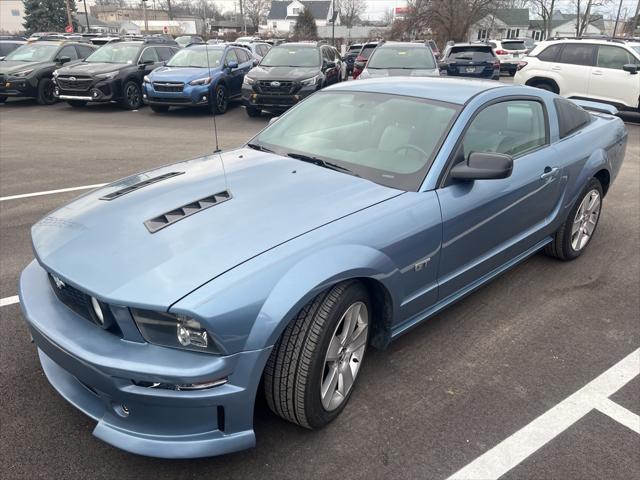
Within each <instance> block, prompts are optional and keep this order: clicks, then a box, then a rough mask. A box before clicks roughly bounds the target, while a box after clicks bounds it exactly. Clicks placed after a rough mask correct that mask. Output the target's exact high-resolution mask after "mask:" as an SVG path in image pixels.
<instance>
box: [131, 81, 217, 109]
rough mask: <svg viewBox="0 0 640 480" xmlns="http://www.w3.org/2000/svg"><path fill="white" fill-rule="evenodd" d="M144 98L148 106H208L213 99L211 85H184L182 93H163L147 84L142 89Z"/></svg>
mask: <svg viewBox="0 0 640 480" xmlns="http://www.w3.org/2000/svg"><path fill="white" fill-rule="evenodd" d="M142 90H143V91H142V98H143V100H144V103H145V104H147V105H168V106H177V107H179V106H185V107H186V106H191V107H201V106H208V105H209V104H210V98H211V85H210V84H209V85H195V86H194V85H189V84H188V83H187V84H185V85H184V87H183V89H182V91H181V92H162V91H158V90H156V89H155V88H154V86H153V84H151V83H145V84H143V87H142Z"/></svg>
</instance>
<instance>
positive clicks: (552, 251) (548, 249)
mask: <svg viewBox="0 0 640 480" xmlns="http://www.w3.org/2000/svg"><path fill="white" fill-rule="evenodd" d="M593 191H596V192H597V193H598V195H599V202H600V204H599V210H598V215H597V217H596V219H595V225H594V226H593V231H592V233H591V235H589V238H588V239H587V243H586V244H584V245H583V246H582V247H580V248H579V249H577V250H576V249H575V248H574V247H573V245H572V237H573V235H572V228H573V225H574V221H575V219H576V213H577V212H578V209H579V208H580V206H581V204H582V202H583V200H585V198H586V197H587V196H588V195H591V192H593ZM602 197H603V191H602V185H601V184H600V182H599V181H598V179H596V178H592V179H591V180H590V181H589V183H588V184H587V186H586V187H585V188H584V190H583V191H582V193H581V194H580V196H579V197H578V199H577V200H576V204H575V205H574V206H573V208H572V209H571V211H570V212H569V215H567V219H566V220H565V221H564V223H563V224H562V226H561V227H560V228H559V229H558V231H557V232H556V233H555V234H554V235H553V241H552V242H551V243H549V244H548V245H546V246H545V247H544V253H545V254H547V255H549V256H551V257H555V258H558V259H560V260H563V261H569V260H574V259H576V258H578V257H579V256H580V255H582V253H583V252H584V251H585V250H586V249H587V247H588V246H589V243H591V240H592V239H593V235H594V234H595V233H596V230H597V227H598V222H599V220H600V215H601V214H602Z"/></svg>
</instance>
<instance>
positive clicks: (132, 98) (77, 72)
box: [54, 38, 179, 110]
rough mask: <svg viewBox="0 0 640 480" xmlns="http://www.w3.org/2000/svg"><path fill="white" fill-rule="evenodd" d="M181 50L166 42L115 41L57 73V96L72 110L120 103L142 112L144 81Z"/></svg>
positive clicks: (149, 39)
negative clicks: (98, 103)
mask: <svg viewBox="0 0 640 480" xmlns="http://www.w3.org/2000/svg"><path fill="white" fill-rule="evenodd" d="M178 50H179V47H178V46H177V44H175V43H174V44H170V43H168V42H166V41H164V39H162V40H157V39H156V38H148V39H145V40H137V41H116V42H110V43H108V44H106V45H104V46H103V47H100V48H99V49H98V50H96V51H95V52H94V53H93V54H92V55H90V56H89V57H87V58H86V59H85V60H84V61H83V62H80V63H77V64H75V65H70V66H69V67H64V68H61V69H59V70H57V71H56V72H55V74H54V79H55V82H56V96H57V97H58V98H59V99H61V100H66V101H67V102H68V103H69V105H71V106H73V107H82V106H84V105H86V104H87V102H103V103H104V102H119V103H120V104H121V105H122V106H123V107H124V108H126V109H128V110H135V109H137V108H140V107H141V106H142V105H143V103H142V79H143V78H144V76H145V75H147V74H149V73H151V71H152V70H153V69H155V68H157V67H160V66H162V65H164V63H165V62H166V61H167V60H169V59H170V58H171V57H172V56H173V54H174V53H176V52H177V51H178Z"/></svg>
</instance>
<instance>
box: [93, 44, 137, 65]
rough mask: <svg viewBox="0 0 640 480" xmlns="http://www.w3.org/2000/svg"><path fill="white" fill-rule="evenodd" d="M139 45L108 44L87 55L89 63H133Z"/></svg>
mask: <svg viewBox="0 0 640 480" xmlns="http://www.w3.org/2000/svg"><path fill="white" fill-rule="evenodd" d="M140 46H141V45H132V44H130V43H129V44H125V43H108V44H106V45H105V46H103V47H100V48H99V49H98V50H96V51H95V52H93V53H92V54H91V55H89V56H88V57H87V58H86V59H85V62H89V63H133V62H135V61H136V57H137V56H138V51H139V50H140Z"/></svg>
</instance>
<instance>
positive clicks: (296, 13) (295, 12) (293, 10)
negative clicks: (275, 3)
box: [291, 8, 300, 15]
mask: <svg viewBox="0 0 640 480" xmlns="http://www.w3.org/2000/svg"><path fill="white" fill-rule="evenodd" d="M291 11H292V12H293V15H300V9H299V8H292V9H291Z"/></svg>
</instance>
